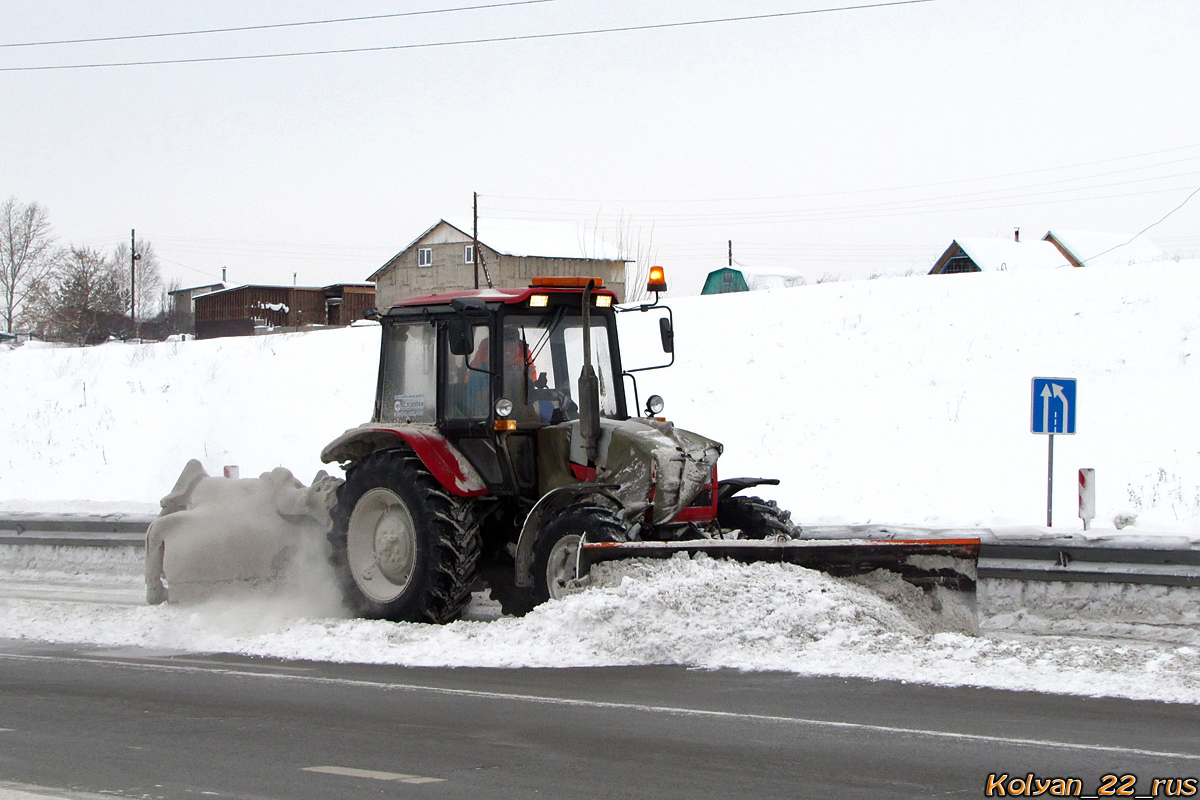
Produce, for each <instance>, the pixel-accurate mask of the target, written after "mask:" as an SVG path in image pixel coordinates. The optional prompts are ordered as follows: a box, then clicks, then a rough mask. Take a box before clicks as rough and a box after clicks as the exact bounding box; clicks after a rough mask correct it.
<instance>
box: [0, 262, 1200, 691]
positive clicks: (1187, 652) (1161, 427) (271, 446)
mask: <svg viewBox="0 0 1200 800" xmlns="http://www.w3.org/2000/svg"><path fill="white" fill-rule="evenodd" d="M1197 297H1200V264H1196V263H1172V262H1161V263H1153V264H1145V265H1140V266H1136V267H1121V268H1115V267H1114V268H1086V269H1076V270H1070V269H1066V270H1052V271H1046V272H1040V273H993V274H977V275H953V276H936V277H925V276H921V277H912V278H898V279H883V280H876V281H859V282H847V283H827V284H820V285H814V286H807V287H800V288H794V289H784V290H777V291H770V292H754V293H747V294H741V295H727V296H718V297H700V298H684V299H679V300H675V301H672V302H671V305H672V306H673V308H674V309H675V320H676V330H677V335H676V344H677V350H678V360H677V363H676V365H675V366H674V367H672V368H671V369H669V370H663V371H659V372H649V373H641V375H640V379H639V383H640V386H639V388H640V390H641V395H642V398H643V399H644V398H645V396H646V394H648V393H649V392H657V393H659V394H662V395H663V396H664V397H665V398H666V401H667V411H666V413H667V415H668V416H669V417H670V418H671V419H673V420H675V421H676V422H677V423H678V424H680V425H682V426H683V427H687V428H692V429H694V430H697V431H700V432H703V433H705V434H707V435H710V436H712V437H714V438H716V439H718V440H720V441H722V442H723V443H724V444H725V445H726V454H725V456H724V457H723V459H722V474H723V475H725V476H727V477H729V476H734V475H763V476H772V477H778V478H780V479H781V480H782V484H781V485H780V486H779V487H778V488H777V489H775V490H771V491H770V492H764V494H769V495H770V496H773V497H775V498H776V499H778V500H779V501H780V503H781V504H782V505H784V506H785V507H788V508H790V509H792V511H793V512H794V515H795V518H796V520H797V521H798V522H800V523H801V524H805V523H809V524H825V523H866V522H876V523H879V522H886V523H889V524H897V525H901V524H909V525H918V526H922V525H923V526H955V527H959V526H991V527H1004V526H1035V527H1036V526H1039V525H1040V524H1041V523H1043V522H1044V517H1045V487H1046V439H1045V437H1042V436H1035V435H1033V434H1031V433H1030V432H1029V413H1030V403H1031V396H1030V380H1031V379H1032V378H1033V377H1034V376H1054V377H1071V378H1077V379H1078V380H1079V397H1078V414H1079V416H1078V430H1079V433H1078V434H1077V435H1076V436H1071V437H1068V436H1060V437H1056V442H1055V464H1056V474H1055V482H1056V486H1057V487H1059V488H1058V490H1057V493H1056V497H1055V508H1054V518H1055V523H1056V524H1055V530H1056V531H1060V530H1079V528H1080V523H1079V520H1078V519H1077V518H1076V517H1075V513H1074V512H1075V503H1076V499H1075V492H1074V482H1075V471H1076V469H1077V468H1079V467H1093V468H1095V469H1096V475H1097V484H1098V493H1097V512H1098V516H1097V519H1096V521H1095V525H1094V528H1093V530H1092V531H1090V532H1089V535H1091V536H1095V537H1126V536H1130V535H1139V536H1160V535H1161V536H1170V537H1173V538H1175V539H1177V540H1192V541H1195V540H1197V539H1200V436H1198V435H1197V434H1198V433H1200V425H1198V423H1197V422H1196V420H1195V414H1194V410H1193V406H1194V403H1195V400H1194V398H1195V397H1197V396H1200V392H1198V391H1197V390H1198V389H1200V371H1198V370H1197V368H1196V366H1195V365H1194V364H1193V363H1192V362H1193V361H1194V360H1195V359H1194V358H1193V350H1192V348H1193V347H1194V346H1195V344H1196V342H1197V339H1195V338H1193V337H1198V336H1200V305H1197V303H1196V298H1197ZM650 316H651V315H642V314H628V315H625V317H624V319H623V327H624V330H623V335H626V337H627V338H626V340H625V342H626V345H627V347H626V350H627V352H628V353H629V356H628V357H627V359H626V366H637V365H640V364H646V363H651V362H652V360H653V359H655V358H658V357H661V354H660V353H655V352H654V345H655V343H656V342H657V335H656V329H653V330H652V329H651V328H650V324H651V323H652V322H653V320H651V319H649V317H650ZM377 347H378V329H377V328H374V327H360V328H351V329H346V330H340V331H327V332H319V333H312V334H290V335H282V336H268V337H257V338H248V339H221V340H212V341H206V342H181V343H171V344H161V345H123V344H110V345H105V346H101V347H96V348H90V349H86V350H79V349H60V348H37V347H33V346H24V347H21V348H18V349H15V350H11V351H5V350H0V397H3V398H4V403H3V412H2V416H0V511H6V510H7V511H28V510H35V509H46V508H57V509H62V510H86V509H88V508H102V509H106V510H116V509H129V510H143V511H144V510H153V509H155V507H156V501H157V499H158V498H159V497H160V496H162V495H163V494H165V493H166V492H167V491H168V490H169V489H170V488H171V486H172V485H173V483H174V480H175V478H176V476H177V475H178V473H179V471H180V470H181V469H182V467H183V465H184V463H185V462H186V461H187V459H189V458H192V457H196V458H199V459H201V460H202V461H203V463H204V465H205V467H206V468H207V469H208V471H209V472H210V473H213V474H219V472H220V469H221V467H222V466H223V465H226V464H237V465H239V466H240V468H241V473H242V475H243V476H251V475H256V474H258V473H260V472H265V471H267V470H269V469H271V468H273V467H276V466H286V467H289V468H291V469H292V470H293V471H294V472H295V473H296V474H297V475H298V476H300V477H301V478H302V479H307V478H308V476H310V475H312V474H313V473H315V472H316V471H317V470H318V469H321V468H323V467H325V465H321V464H320V463H319V462H318V459H317V454H318V453H319V451H320V449H321V447H322V446H323V445H324V444H325V443H326V442H328V441H329V440H330V439H332V438H333V437H335V436H336V435H337V434H339V433H340V432H341V431H342V430H344V429H346V428H349V427H351V426H353V425H355V424H358V423H359V422H361V421H363V420H365V419H366V418H367V417H368V416H369V413H370V408H371V401H372V395H373V392H374V380H375V359H376V351H377ZM1196 357H1200V354H1197V355H1196ZM333 471H334V472H335V474H336V472H337V470H336V469H334V470H333ZM1116 520H1120V521H1121V522H1122V524H1123V525H1124V523H1125V522H1126V521H1128V520H1132V524H1131V525H1128V526H1125V527H1124V528H1123V529H1122V530H1117V528H1116V526H1115V524H1114V521H1116ZM111 557H112V558H121V557H126V558H127V557H128V554H125V556H120V555H119V554H114V555H112V556H111ZM101 558H103V557H101ZM0 562H3V560H2V559H0ZM3 563H6V564H7V566H6V567H5V568H4V569H5V570H6V571H5V572H4V573H3V574H4V575H7V576H8V581H9V585H10V586H13V587H16V588H14V589H12V590H11V591H9V592H7V593H5V592H4V591H0V637H29V638H37V639H44V640H52V641H71V642H92V643H99V644H112V645H138V646H147V647H157V648H165V649H181V650H206V649H210V650H221V651H238V652H247V653H260V654H263V655H268V654H269V655H278V656H293V657H306V658H330V659H344V660H361V661H379V662H389V663H404V664H447V665H468V664H473V665H495V666H515V665H521V664H524V665H539V666H569V665H596V664H643V663H681V664H689V665H694V666H698V667H715V666H729V667H737V668H744V669H784V670H790V671H795V672H798V673H819V674H838V675H865V676H871V677H880V678H899V679H907V680H918V681H930V682H938V683H952V684H970V685H983V686H996V687H1005V688H1029V689H1039V690H1045V691H1063V692H1080V693H1088V694H1105V695H1120V696H1130V697H1146V698H1157V699H1163V700H1176V701H1184V702H1200V651H1198V648H1197V646H1196V644H1195V642H1194V641H1193V640H1190V639H1188V638H1187V637H1186V636H1185V637H1183V638H1180V637H1178V636H1176V637H1174V641H1172V642H1158V643H1154V642H1150V641H1136V640H1132V639H1127V640H1121V641H1118V640H1110V639H1097V638H1090V639H1084V638H1065V637H1061V636H1056V635H1042V636H1025V635H1019V634H1014V633H1012V632H1011V628H1012V627H1013V626H1012V625H1010V624H1009V623H1010V622H1013V621H1014V620H1016V619H1017V618H1018V617H1020V610H1019V609H1017V610H1015V611H1014V610H1012V609H1008V610H1006V611H1005V612H1004V613H1007V614H1009V615H1010V616H1009V618H1007V620H1006V619H1005V618H1004V617H1003V616H1002V615H1000V616H998V617H997V618H996V619H994V620H992V622H993V623H995V625H1003V626H1004V627H1005V628H1008V630H1005V631H999V632H998V631H997V630H995V625H993V627H992V628H991V629H990V630H989V629H988V628H986V627H985V632H984V635H983V636H971V635H967V634H964V633H959V632H953V631H940V632H939V631H937V630H936V628H932V627H930V626H929V625H928V624H927V620H923V619H922V618H920V617H919V616H918V617H914V616H912V615H911V614H910V613H908V612H906V611H905V610H904V608H905V607H904V605H903V604H897V603H895V602H889V601H886V600H884V599H882V598H881V596H880V595H879V594H878V593H877V591H875V590H873V589H872V588H871V587H865V586H862V585H858V584H854V583H850V582H847V581H839V580H834V579H831V578H828V577H826V576H824V575H820V574H817V573H811V572H808V571H804V570H800V569H798V568H793V567H786V566H769V565H756V566H752V567H745V566H740V565H736V564H721V563H713V562H709V561H704V560H701V561H692V562H667V563H659V564H653V565H642V564H627V565H623V566H621V567H619V568H615V569H614V570H610V571H608V572H606V573H605V574H604V575H601V576H599V577H600V579H599V585H598V586H594V587H593V588H591V589H589V590H588V591H585V592H582V593H580V594H577V595H573V596H571V597H568V598H566V599H565V600H564V601H562V602H559V603H556V604H550V605H547V606H544V607H542V608H540V609H538V610H536V611H535V612H534V613H533V614H531V615H529V616H528V617H526V618H524V619H520V620H516V619H507V618H505V619H495V620H490V621H483V620H474V621H465V622H460V623H456V624H454V625H451V626H447V627H445V628H430V627H427V626H414V625H392V624H388V623H378V622H365V621H356V620H345V619H342V618H340V617H339V615H338V612H337V609H336V608H335V607H331V606H327V605H322V604H318V605H316V606H314V605H312V603H311V597H309V598H308V599H307V600H305V601H299V600H297V599H296V598H290V599H289V600H287V601H279V600H276V601H272V602H268V601H263V600H256V601H246V602H242V603H218V604H209V605H205V606H200V607H189V608H180V607H147V606H143V605H141V604H140V599H141V595H142V590H141V585H140V579H139V578H138V577H137V573H138V566H139V565H136V564H126V565H123V566H121V567H120V568H119V569H115V570H110V572H111V573H112V574H109V575H108V576H107V577H103V578H102V579H101V578H96V577H94V576H95V575H97V574H103V573H105V570H104V569H101V567H102V566H103V565H98V564H90V565H85V566H83V567H79V568H73V569H71V570H68V571H67V572H66V573H64V576H62V577H60V578H58V579H53V580H61V585H62V586H64V587H66V588H64V591H65V592H67V593H68V594H70V595H71V597H72V598H73V599H74V602H71V603H69V604H66V603H64V602H62V601H61V599H40V597H38V596H35V594H34V593H32V592H31V591H29V590H28V586H29V582H30V581H34V580H52V579H51V578H48V577H47V573H45V572H44V570H41V571H37V570H35V571H34V572H29V571H28V569H27V567H28V566H29V565H26V567H22V566H21V565H20V564H17V563H15V562H14V561H13V560H12V559H11V558H10V559H9V560H8V561H7V562H3ZM42 566H43V567H44V566H45V565H42ZM97 570H99V573H98V572H97ZM35 575H36V576H38V577H32V576H35ZM89 581H91V582H92V584H90V585H91V587H92V588H91V589H88V588H87V587H88V586H89ZM2 582H3V581H0V583H2ZM22 582H24V585H25V588H24V589H23V588H21V585H22ZM81 587H82V588H81ZM878 588H880V587H876V589H878ZM883 588H886V587H883ZM89 592H90V594H89ZM114 592H115V594H114ZM1163 592H1164V593H1167V594H1169V592H1167V590H1165V589H1164V590H1163ZM1000 594H1003V593H1000ZM1194 597H1195V596H1194V595H1189V594H1187V593H1186V592H1175V593H1174V594H1172V595H1171V596H1170V597H1169V598H1168V600H1169V603H1172V604H1175V605H1177V606H1179V607H1180V608H1181V613H1182V614H1183V615H1184V616H1187V614H1189V613H1190V614H1191V615H1192V616H1193V617H1194V616H1195V599H1194ZM120 598H124V600H123V601H122V600H121V599H120ZM982 599H983V598H981V600H982ZM1001 599H1003V600H1011V597H1009V596H1007V595H1006V596H1004V597H1002V598H1001ZM1189 604H1190V610H1189ZM997 607H998V605H997ZM485 616H486V615H485ZM1150 627H1152V622H1151V625H1150ZM1045 629H1047V630H1054V627H1053V625H1049V626H1047V627H1046V628H1045ZM1098 632H1104V631H1103V630H1102V629H1098Z"/></svg>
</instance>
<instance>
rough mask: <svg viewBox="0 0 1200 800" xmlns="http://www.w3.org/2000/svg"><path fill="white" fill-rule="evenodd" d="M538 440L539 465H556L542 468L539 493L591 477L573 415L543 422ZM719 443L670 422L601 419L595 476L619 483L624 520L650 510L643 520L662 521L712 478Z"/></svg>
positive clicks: (640, 517)
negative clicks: (563, 420)
mask: <svg viewBox="0 0 1200 800" xmlns="http://www.w3.org/2000/svg"><path fill="white" fill-rule="evenodd" d="M540 446H541V448H542V455H543V461H542V463H543V465H549V464H551V463H553V462H558V466H559V467H560V469H553V468H552V469H549V470H546V469H543V477H544V478H548V479H549V483H546V482H544V483H543V486H542V492H543V493H545V492H546V491H548V490H550V489H554V488H558V486H561V485H566V484H567V483H569V482H571V480H572V479H574V480H578V479H579V478H580V477H582V476H583V475H585V474H586V475H587V476H588V478H589V479H590V471H588V470H585V469H584V465H586V464H587V447H586V443H585V442H584V440H583V437H582V436H581V435H580V432H579V422H578V420H575V421H572V422H568V423H564V424H563V425H555V426H552V427H549V428H543V429H542V431H541V435H540ZM722 449H723V447H722V445H721V444H720V443H719V442H714V441H713V440H712V439H707V438H705V437H703V436H700V435H699V434H696V433H692V432H691V431H686V430H683V429H682V428H676V427H675V426H674V424H672V423H670V422H659V421H658V420H653V419H636V418H631V419H627V420H611V419H602V420H601V421H600V439H599V442H598V443H597V456H596V463H595V470H596V472H595V478H594V480H595V481H596V482H597V483H612V484H616V485H618V486H619V487H620V488H619V489H617V490H616V491H615V492H614V494H615V495H616V496H617V498H618V499H619V500H620V501H621V503H622V505H623V506H624V508H625V512H624V514H625V518H626V520H627V521H629V522H631V523H632V522H638V521H643V520H645V519H646V518H647V514H646V512H647V511H649V512H650V513H649V520H648V521H650V522H653V523H658V524H661V523H664V522H667V521H669V520H671V519H673V518H674V517H675V515H676V514H678V513H679V512H680V511H681V510H682V509H684V508H685V507H687V506H688V505H690V504H691V503H692V501H693V500H694V499H695V498H696V495H697V494H699V493H700V491H701V489H703V488H704V487H705V486H707V485H708V484H709V483H710V482H711V481H712V478H713V470H714V469H715V468H716V466H717V459H718V458H720V456H721V451H722ZM565 462H569V463H565ZM554 476H558V479H557V480H556V479H555V477H554ZM568 476H571V477H570V478H568ZM554 484H557V485H554Z"/></svg>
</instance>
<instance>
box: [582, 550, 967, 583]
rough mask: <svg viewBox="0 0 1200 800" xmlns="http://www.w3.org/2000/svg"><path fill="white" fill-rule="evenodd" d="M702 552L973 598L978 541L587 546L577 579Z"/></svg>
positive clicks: (741, 560)
mask: <svg viewBox="0 0 1200 800" xmlns="http://www.w3.org/2000/svg"><path fill="white" fill-rule="evenodd" d="M680 553H685V554H687V555H688V556H695V555H696V554H698V553H704V554H706V555H708V556H711V557H713V558H726V559H732V560H734V561H740V562H743V563H754V562H768V563H770V562H781V563H785V564H795V565H797V566H801V567H806V568H808V569H815V570H820V571H821V572H826V573H828V574H830V575H832V576H834V577H838V578H846V577H851V576H854V575H864V574H867V573H870V572H874V571H875V570H886V571H888V572H892V573H895V574H896V575H898V576H899V577H900V578H901V579H903V580H904V581H905V582H906V583H910V584H912V585H913V586H917V587H919V588H921V589H923V590H925V591H926V592H932V591H933V590H935V589H938V588H941V589H947V590H950V591H954V592H959V593H962V594H964V595H967V596H970V597H973V596H974V594H975V581H976V563H977V561H978V558H979V539H970V538H968V539H792V538H787V537H784V536H778V537H774V538H768V539H697V540H686V541H673V542H589V541H586V540H585V541H583V542H581V543H580V546H579V562H578V563H579V567H578V572H579V576H580V577H583V576H585V575H587V574H588V572H589V571H590V570H591V568H592V567H593V566H594V565H596V564H600V563H603V562H606V561H618V560H621V559H627V558H671V557H673V556H676V555H678V554H680Z"/></svg>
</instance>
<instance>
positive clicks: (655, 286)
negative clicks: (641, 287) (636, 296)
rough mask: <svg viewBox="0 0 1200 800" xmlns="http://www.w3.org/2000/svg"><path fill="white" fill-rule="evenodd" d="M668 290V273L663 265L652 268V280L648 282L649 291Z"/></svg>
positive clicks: (647, 288)
mask: <svg viewBox="0 0 1200 800" xmlns="http://www.w3.org/2000/svg"><path fill="white" fill-rule="evenodd" d="M666 290H667V274H666V273H665V272H663V268H662V267H651V268H650V280H649V281H647V282H646V291H647V292H665V291H666Z"/></svg>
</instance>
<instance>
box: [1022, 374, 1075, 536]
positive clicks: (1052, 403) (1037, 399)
mask: <svg viewBox="0 0 1200 800" xmlns="http://www.w3.org/2000/svg"><path fill="white" fill-rule="evenodd" d="M1076 383H1077V381H1076V380H1075V379H1074V378H1034V379H1033V402H1032V403H1031V404H1030V405H1031V411H1030V414H1029V430H1030V431H1031V432H1033V433H1040V434H1046V436H1047V437H1048V443H1047V446H1046V447H1047V450H1048V451H1049V455H1048V456H1047V458H1046V527H1047V528H1049V527H1051V525H1052V524H1053V522H1054V511H1053V505H1054V435H1055V434H1056V433H1060V434H1065V435H1067V436H1072V435H1074V434H1075V417H1076V413H1077V409H1076V404H1075V396H1076V395H1075V390H1076Z"/></svg>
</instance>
